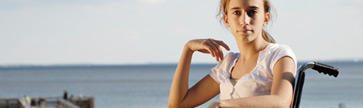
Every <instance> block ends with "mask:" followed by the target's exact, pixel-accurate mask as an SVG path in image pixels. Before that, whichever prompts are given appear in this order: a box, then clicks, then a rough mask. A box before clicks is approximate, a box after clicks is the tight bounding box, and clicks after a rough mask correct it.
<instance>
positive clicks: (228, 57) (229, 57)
mask: <svg viewBox="0 0 363 108" xmlns="http://www.w3.org/2000/svg"><path fill="white" fill-rule="evenodd" d="M239 56H240V53H238V52H229V53H227V54H226V56H225V57H224V60H225V61H228V62H230V61H234V60H235V59H237V58H238V57H239Z"/></svg>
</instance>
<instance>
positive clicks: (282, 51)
mask: <svg viewBox="0 0 363 108" xmlns="http://www.w3.org/2000/svg"><path fill="white" fill-rule="evenodd" d="M283 57H290V58H291V59H292V60H294V62H295V69H296V65H297V60H296V56H295V54H294V52H293V51H292V49H291V48H290V47H289V46H287V45H281V46H280V47H279V48H277V49H276V51H275V52H274V56H273V57H272V61H271V64H270V69H273V67H274V65H275V64H276V62H277V61H278V60H280V59H281V58H283Z"/></svg>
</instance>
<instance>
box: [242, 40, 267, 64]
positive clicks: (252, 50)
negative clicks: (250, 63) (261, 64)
mask: <svg viewBox="0 0 363 108" xmlns="http://www.w3.org/2000/svg"><path fill="white" fill-rule="evenodd" d="M237 45H238V49H239V51H240V54H241V56H240V60H243V61H245V60H249V59H251V58H255V57H256V56H258V55H259V52H260V51H262V50H264V49H265V48H266V47H267V45H268V42H267V41H265V40H264V39H263V38H256V39H255V40H253V41H251V42H238V41H237Z"/></svg>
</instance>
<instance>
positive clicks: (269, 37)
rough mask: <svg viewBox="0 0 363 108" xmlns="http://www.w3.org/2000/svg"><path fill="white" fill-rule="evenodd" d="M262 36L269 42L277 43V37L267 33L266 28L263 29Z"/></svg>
mask: <svg viewBox="0 0 363 108" xmlns="http://www.w3.org/2000/svg"><path fill="white" fill-rule="evenodd" d="M262 37H263V39H265V40H266V41H267V42H269V43H276V41H275V39H274V38H273V37H272V36H271V35H270V34H269V33H267V32H266V31H265V30H264V29H262Z"/></svg>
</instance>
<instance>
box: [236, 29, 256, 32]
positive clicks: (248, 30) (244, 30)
mask: <svg viewBox="0 0 363 108" xmlns="http://www.w3.org/2000/svg"><path fill="white" fill-rule="evenodd" d="M237 32H241V33H249V32H252V30H250V29H243V30H237Z"/></svg>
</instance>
